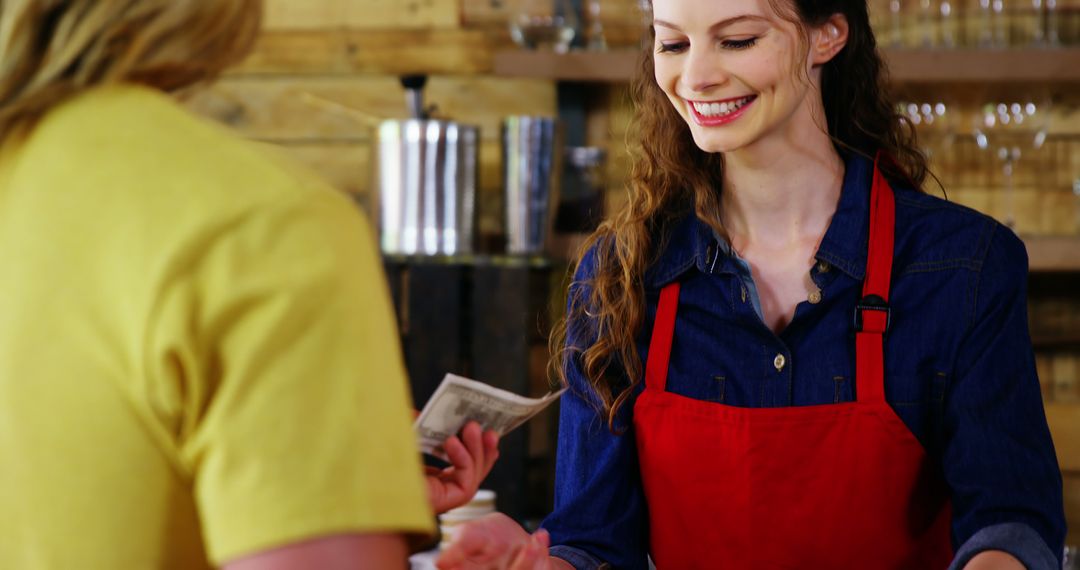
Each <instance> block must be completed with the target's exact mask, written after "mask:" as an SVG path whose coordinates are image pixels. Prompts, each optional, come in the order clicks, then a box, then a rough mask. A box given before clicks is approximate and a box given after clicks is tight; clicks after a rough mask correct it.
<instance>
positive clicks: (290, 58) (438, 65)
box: [230, 28, 493, 75]
mask: <svg viewBox="0 0 1080 570" xmlns="http://www.w3.org/2000/svg"><path fill="white" fill-rule="evenodd" d="M492 59H493V47H492V43H491V41H490V40H489V38H488V35H487V34H485V33H484V32H482V31H479V30H462V29H446V30H444V29H423V30H357V29H346V28H334V29H326V30H270V31H266V32H263V33H262V34H261V35H260V37H259V39H258V41H257V42H256V44H255V48H254V50H253V51H252V53H251V55H249V56H248V58H247V59H246V60H244V61H243V62H242V63H241V64H240V65H239V66H237V67H236V68H234V69H233V70H231V71H230V75H265V74H287V75H309V74H316V75H333V74H348V73H384V74H391V75H401V74H406V73H427V74H437V73H443V74H476V73H487V72H489V71H490V70H491V69H492V66H493V63H492Z"/></svg>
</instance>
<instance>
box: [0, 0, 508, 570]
mask: <svg viewBox="0 0 1080 570" xmlns="http://www.w3.org/2000/svg"><path fill="white" fill-rule="evenodd" d="M260 10H261V6H260V2H258V1H256V0H198V1H178V0H69V1H63V2H60V1H56V0H13V1H12V0H5V1H4V2H0V136H2V143H0V261H2V263H3V275H4V276H3V278H2V279H0V513H2V514H0V568H4V569H12V570H16V569H17V570H34V569H54V568H55V569H64V570H67V569H73V568H79V569H148V568H185V569H186V568H205V567H208V566H218V565H224V566H225V567H226V568H231V569H232V568H235V569H250V568H275V569H279V568H280V569H284V568H324V569H332V568H345V567H348V568H354V567H358V566H360V565H362V566H364V567H371V568H384V567H397V568H401V567H403V566H404V564H405V562H404V561H405V557H406V545H405V538H404V535H405V534H407V533H408V534H414V535H425V534H428V533H431V532H432V530H433V528H432V527H433V515H432V512H431V508H432V504H431V503H430V502H429V500H428V496H427V492H426V491H425V486H424V480H423V478H422V475H421V470H420V461H419V458H418V457H419V455H418V452H417V450H416V446H415V439H414V435H413V433H412V430H411V429H410V425H409V424H410V419H411V415H410V402H409V397H408V393H407V388H406V382H405V373H404V370H403V367H402V358H401V354H400V351H399V347H398V345H397V341H396V335H395V332H394V319H393V314H392V311H391V309H390V306H389V304H388V299H387V293H386V290H385V286H384V284H383V279H382V276H381V275H380V263H379V258H378V255H377V253H376V250H375V248H374V247H373V245H372V240H371V237H370V235H369V233H370V232H369V228H368V227H367V226H366V224H365V222H364V220H363V219H362V217H361V216H360V215H359V214H358V213H357V211H356V209H355V207H353V205H352V204H351V202H350V200H349V199H348V198H346V197H345V196H343V195H341V194H339V193H338V192H336V191H335V190H333V189H331V188H329V187H327V186H326V185H325V184H324V183H322V182H320V181H319V180H316V179H314V178H312V177H311V176H309V175H308V174H306V173H305V172H304V171H302V170H301V169H299V168H295V167H294V166H293V165H291V164H290V163H289V162H288V161H285V160H283V159H281V158H280V157H279V156H277V155H276V154H275V153H274V152H273V151H271V150H270V149H268V148H260V147H257V146H255V145H253V144H251V143H248V142H245V141H242V140H240V139H238V138H235V137H234V136H232V135H230V134H229V133H227V132H225V131H224V130H223V129H221V128H219V127H217V126H215V125H212V124H209V123H207V122H204V121H201V120H199V119H196V118H194V117H192V116H191V115H189V114H188V113H187V112H185V111H184V110H183V109H182V108H181V107H180V106H179V105H177V103H175V102H174V101H173V100H171V99H170V98H169V97H167V96H166V95H165V94H164V93H163V92H178V91H181V90H185V89H187V88H189V87H193V86H198V85H201V84H205V83H206V82H207V81H209V80H211V79H212V78H214V76H215V75H217V74H218V73H219V72H220V71H221V70H222V69H223V68H225V67H226V66H227V65H229V64H231V63H233V62H235V61H237V60H239V59H240V58H241V57H243V56H244V54H245V53H246V52H247V51H248V49H249V46H250V45H251V43H252V39H253V38H254V36H255V35H256V32H257V30H258V27H259V14H260ZM462 439H463V441H459V440H458V439H457V438H451V440H450V441H448V442H447V444H446V447H447V450H448V452H449V453H450V456H451V458H452V459H453V467H451V468H450V469H448V470H444V471H442V472H438V473H435V474H433V475H432V476H431V477H429V479H428V487H429V489H430V497H431V499H432V501H433V502H434V506H435V508H436V509H438V510H444V509H447V508H450V507H452V506H455V505H457V504H461V503H464V502H466V501H467V500H468V499H469V497H470V496H471V495H472V493H473V492H474V491H475V490H476V487H477V485H478V483H479V481H480V480H481V479H482V478H483V476H484V475H485V474H486V473H487V471H488V470H489V469H490V468H491V464H492V462H493V461H494V459H495V457H496V450H495V445H496V442H495V439H496V438H495V434H494V433H487V434H481V433H480V429H479V428H478V427H477V426H476V425H475V424H473V425H471V426H470V427H468V428H467V429H466V430H465V431H464V433H463V436H462Z"/></svg>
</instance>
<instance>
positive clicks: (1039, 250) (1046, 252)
mask: <svg viewBox="0 0 1080 570" xmlns="http://www.w3.org/2000/svg"><path fill="white" fill-rule="evenodd" d="M1023 238H1024V244H1025V245H1027V251H1028V267H1029V269H1030V270H1031V271H1033V272H1036V271H1037V272H1058V271H1070V272H1078V271H1080V236H1023Z"/></svg>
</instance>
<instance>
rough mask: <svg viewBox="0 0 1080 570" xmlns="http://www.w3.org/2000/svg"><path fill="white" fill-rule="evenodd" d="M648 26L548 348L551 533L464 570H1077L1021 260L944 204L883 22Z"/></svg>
mask: <svg viewBox="0 0 1080 570" xmlns="http://www.w3.org/2000/svg"><path fill="white" fill-rule="evenodd" d="M652 4H653V6H652V7H653V16H654V20H653V27H652V30H651V34H652V37H651V38H650V39H651V41H650V42H649V45H648V47H647V49H646V50H645V51H644V52H643V54H642V60H641V69H640V72H639V74H638V76H637V77H636V79H635V82H634V86H633V96H634V103H635V107H636V121H637V122H636V126H637V128H636V129H634V130H632V132H634V133H635V135H636V136H635V141H634V146H633V148H632V149H631V150H632V152H633V153H634V162H633V166H632V171H631V175H630V188H629V200H628V204H627V206H626V207H625V208H624V209H623V210H622V211H620V212H618V213H616V214H615V215H614V217H613V218H612V219H610V220H608V221H607V222H605V223H604V224H603V225H602V226H601V227H600V228H599V229H598V230H597V232H596V233H595V234H594V235H593V236H592V238H591V241H590V242H589V244H588V248H587V250H586V251H585V253H584V255H583V256H582V258H581V260H580V262H579V264H578V268H577V272H576V275H575V278H574V281H573V283H572V285H571V287H570V294H569V304H568V305H569V306H568V309H567V317H566V320H565V322H564V323H563V328H562V329H560V334H557V335H555V336H554V337H553V339H552V342H553V349H554V350H555V353H556V356H555V357H554V358H553V361H552V364H553V367H554V368H555V370H556V372H557V373H558V375H559V377H560V378H561V379H562V380H563V381H564V382H565V383H566V384H567V385H568V387H569V390H568V391H567V392H566V393H565V395H564V396H563V400H562V407H561V411H560V429H559V448H558V468H557V471H558V473H557V482H556V490H555V509H554V512H552V513H551V515H550V516H549V517H548V518H547V519H546V520H545V521H544V523H543V525H542V527H543V529H542V532H541V533H540V534H538V535H534V536H532V537H530V536H528V535H526V534H525V533H524V531H522V530H521V529H519V528H516V527H515V526H514V525H513V524H512V523H510V522H508V521H507V520H506V519H502V518H498V517H494V518H491V519H489V520H487V521H482V522H479V523H477V524H476V525H475V526H473V527H466V528H465V529H463V530H461V531H459V533H458V535H457V537H458V538H457V541H456V542H455V543H454V545H452V546H451V547H450V548H448V549H447V550H446V552H445V554H444V556H443V562H444V564H445V566H444V567H445V568H456V567H466V566H467V565H468V564H473V565H478V566H480V567H485V566H491V567H500V566H502V565H504V564H507V563H510V561H511V560H512V559H513V558H514V557H515V556H516V557H518V558H520V559H528V561H529V563H530V564H532V563H537V564H539V566H538V567H545V566H553V567H554V566H562V567H565V566H567V565H570V566H574V567H576V568H596V567H599V566H601V565H602V564H603V563H609V564H611V565H613V566H615V567H618V568H635V569H636V568H641V569H644V568H646V567H647V566H648V563H647V561H648V559H649V558H651V559H652V560H653V561H654V562H655V563H656V565H657V566H658V567H660V568H713V567H732V568H759V567H768V568H857V567H873V568H945V567H952V568H966V569H968V570H974V569H976V568H1002V569H1005V568H1016V569H1019V568H1024V567H1027V568H1038V569H1045V570H1050V569H1053V568H1055V567H1059V566H1060V563H1061V561H1060V553H1061V552H1062V542H1063V537H1064V520H1063V514H1062V499H1061V478H1060V474H1059V472H1058V469H1057V460H1056V457H1055V455H1054V448H1053V444H1052V443H1051V440H1050V435H1049V432H1048V430H1047V427H1046V420H1045V415H1044V411H1043V408H1042V400H1041V395H1040V389H1039V384H1038V380H1037V379H1036V375H1035V366H1034V361H1033V357H1032V353H1031V345H1030V342H1029V337H1028V333H1027V317H1026V314H1025V310H1024V306H1025V305H1024V299H1025V284H1026V254H1025V252H1024V248H1023V244H1022V243H1021V242H1020V240H1019V239H1018V238H1017V237H1016V236H1015V235H1014V234H1012V232H1010V231H1009V230H1008V229H1007V228H1005V227H1004V226H1001V225H1000V224H998V223H997V222H995V221H993V220H991V219H989V218H987V217H985V216H982V215H980V214H978V213H976V212H974V211H972V210H969V209H967V208H963V207H961V206H957V205H954V204H950V203H948V202H945V201H943V200H940V199H938V198H935V197H932V196H929V195H927V194H925V193H923V192H922V191H921V186H922V183H923V181H924V179H925V178H926V176H927V169H926V161H925V158H924V157H923V155H922V154H920V153H919V151H918V150H917V147H916V145H915V140H914V132H913V130H912V128H911V125H910V124H909V123H908V122H907V120H906V119H904V118H903V117H901V116H898V115H897V113H895V111H894V106H893V104H892V101H891V100H890V99H889V96H888V94H887V89H886V70H885V68H884V66H883V64H882V61H881V58H880V55H879V54H878V52H877V49H876V44H875V40H874V36H873V33H872V31H871V29H870V24H869V20H868V15H867V7H866V2H865V0H824V1H819V0H729V1H724V2H716V1H714V0H654V2H653V3H652ZM913 394H915V395H917V397H915V398H912V395H913ZM604 423H606V424H607V427H608V429H606V430H605V429H602V428H601V426H602V425H603V424H604ZM549 543H550V545H551V546H550V548H547V546H548V544H549ZM467 567H470V568H472V567H475V566H467ZM529 567H533V566H529Z"/></svg>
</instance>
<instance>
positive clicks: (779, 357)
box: [772, 354, 787, 372]
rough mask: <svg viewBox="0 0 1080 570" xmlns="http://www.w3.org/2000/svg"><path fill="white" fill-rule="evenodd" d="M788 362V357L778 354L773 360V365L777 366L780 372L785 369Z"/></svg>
mask: <svg viewBox="0 0 1080 570" xmlns="http://www.w3.org/2000/svg"><path fill="white" fill-rule="evenodd" d="M786 363H787V359H785V358H784V355H783V354H777V355H776V358H774V359H773V361H772V365H773V366H775V367H776V371H777V372H780V371H781V370H783V369H784V364H786Z"/></svg>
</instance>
